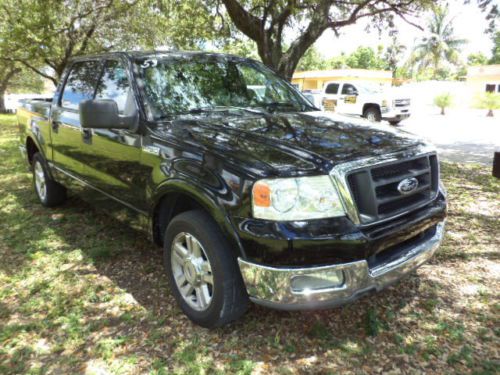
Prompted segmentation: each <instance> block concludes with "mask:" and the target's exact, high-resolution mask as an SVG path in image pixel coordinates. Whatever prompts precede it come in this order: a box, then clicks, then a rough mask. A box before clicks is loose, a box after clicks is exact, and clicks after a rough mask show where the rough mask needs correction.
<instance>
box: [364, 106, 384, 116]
mask: <svg viewBox="0 0 500 375" xmlns="http://www.w3.org/2000/svg"><path fill="white" fill-rule="evenodd" d="M369 108H375V109H376V110H377V111H378V112H379V113H382V112H381V110H380V105H378V104H377V103H365V104H364V105H363V116H364V115H365V112H366V111H367V110H368V109H369Z"/></svg>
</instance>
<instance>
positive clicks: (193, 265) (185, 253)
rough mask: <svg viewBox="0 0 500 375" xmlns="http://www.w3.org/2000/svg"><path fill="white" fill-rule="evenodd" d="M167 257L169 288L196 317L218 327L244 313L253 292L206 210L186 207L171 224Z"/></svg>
mask: <svg viewBox="0 0 500 375" xmlns="http://www.w3.org/2000/svg"><path fill="white" fill-rule="evenodd" d="M163 260H164V266H165V271H166V273H167V276H168V281H169V284H170V289H171V290H172V293H173V295H174V297H175V299H176V301H177V303H178V304H179V306H180V307H181V309H182V311H183V312H184V314H186V315H187V317H188V318H189V319H191V320H192V321H193V322H194V323H196V324H198V325H200V326H202V327H205V328H215V327H220V326H222V325H224V324H227V323H229V322H231V321H233V320H236V319H238V318H239V317H241V316H242V315H243V314H244V313H245V311H246V310H247V308H248V295H247V293H246V288H245V285H244V283H243V279H242V277H241V273H240V270H239V267H238V264H237V260H236V257H235V256H234V253H233V252H232V250H231V248H230V247H229V245H228V243H227V241H226V239H225V238H224V235H223V234H222V232H221V230H220V229H219V227H218V226H217V224H216V223H215V222H214V221H213V219H212V218H211V217H210V216H209V215H208V214H207V213H205V212H204V211H202V210H193V211H188V212H184V213H181V214H179V215H177V216H176V217H174V218H173V219H172V221H171V222H170V224H169V225H168V228H167V231H166V233H165V241H164V245H163Z"/></svg>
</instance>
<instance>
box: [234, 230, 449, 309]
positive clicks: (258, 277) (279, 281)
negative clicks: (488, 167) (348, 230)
mask: <svg viewBox="0 0 500 375" xmlns="http://www.w3.org/2000/svg"><path fill="white" fill-rule="evenodd" d="M443 235H444V221H443V222H441V223H439V224H438V225H437V226H436V231H435V233H434V234H433V235H432V237H430V238H429V239H427V240H426V241H424V242H422V243H420V244H418V245H416V246H414V247H410V248H408V249H406V250H405V251H404V252H403V253H402V254H401V256H400V257H398V258H397V259H395V260H392V261H390V262H388V263H383V264H380V265H377V266H376V267H373V268H370V267H369V265H368V262H367V261H366V260H360V261H356V262H351V263H344V264H336V265H331V266H321V267H309V268H277V267H268V266H263V265H259V264H255V263H250V262H247V261H245V260H243V259H241V258H239V259H238V263H239V266H240V270H241V275H242V276H243V280H244V282H245V285H246V288H247V292H248V295H249V296H250V299H251V300H252V301H253V302H255V303H258V304H261V305H264V306H268V307H272V308H276V309H281V310H307V309H318V308H328V307H334V306H338V305H342V304H345V303H348V302H350V301H353V300H356V299H357V298H359V297H361V296H362V295H364V294H366V293H368V292H371V291H378V290H381V289H383V288H385V287H387V286H388V285H391V284H393V283H394V282H396V281H398V280H399V279H400V278H402V277H403V276H405V275H406V274H408V273H409V272H410V271H412V270H414V269H416V268H417V267H419V266H421V265H422V264H423V263H425V262H426V261H427V260H429V258H431V257H432V256H433V254H434V252H435V251H436V250H437V248H438V247H439V245H440V243H441V240H442V238H443ZM339 275H341V277H339ZM299 278H300V283H297V282H296V281H297V280H298V279H299ZM335 280H337V281H338V280H340V281H338V285H336V286H334V287H332V286H328V283H332V282H335ZM308 282H310V283H311V284H310V285H309V286H308V285H307V284H308ZM297 286H299V287H297ZM318 286H320V287H318Z"/></svg>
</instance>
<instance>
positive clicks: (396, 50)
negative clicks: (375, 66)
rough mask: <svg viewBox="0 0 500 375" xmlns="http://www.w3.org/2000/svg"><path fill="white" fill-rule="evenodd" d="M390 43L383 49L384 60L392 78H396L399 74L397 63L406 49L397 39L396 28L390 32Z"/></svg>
mask: <svg viewBox="0 0 500 375" xmlns="http://www.w3.org/2000/svg"><path fill="white" fill-rule="evenodd" d="M390 36H391V44H389V45H388V46H387V48H386V50H385V54H384V61H385V63H386V66H387V68H389V70H390V71H391V72H392V78H396V77H397V76H398V75H399V73H400V72H399V71H398V69H399V63H400V61H401V58H402V56H403V53H404V52H405V51H406V46H404V45H402V44H401V43H400V42H399V39H398V33H397V31H396V30H394V31H392V32H391V33H390Z"/></svg>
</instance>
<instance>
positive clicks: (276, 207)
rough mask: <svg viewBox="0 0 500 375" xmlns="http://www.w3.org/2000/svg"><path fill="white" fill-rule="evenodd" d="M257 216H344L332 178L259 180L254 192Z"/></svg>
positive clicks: (253, 199)
mask: <svg viewBox="0 0 500 375" xmlns="http://www.w3.org/2000/svg"><path fill="white" fill-rule="evenodd" d="M252 207H253V216H254V217H255V218H258V219H266V220H277V221H287V220H308V219H322V218H326V217H334V216H343V215H344V209H343V207H342V203H341V202H340V198H339V195H338V193H337V190H336V189H335V187H334V186H333V183H332V181H331V179H330V177H329V176H315V177H299V178H277V179H264V180H259V181H257V182H256V183H255V184H254V186H253V189H252Z"/></svg>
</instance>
